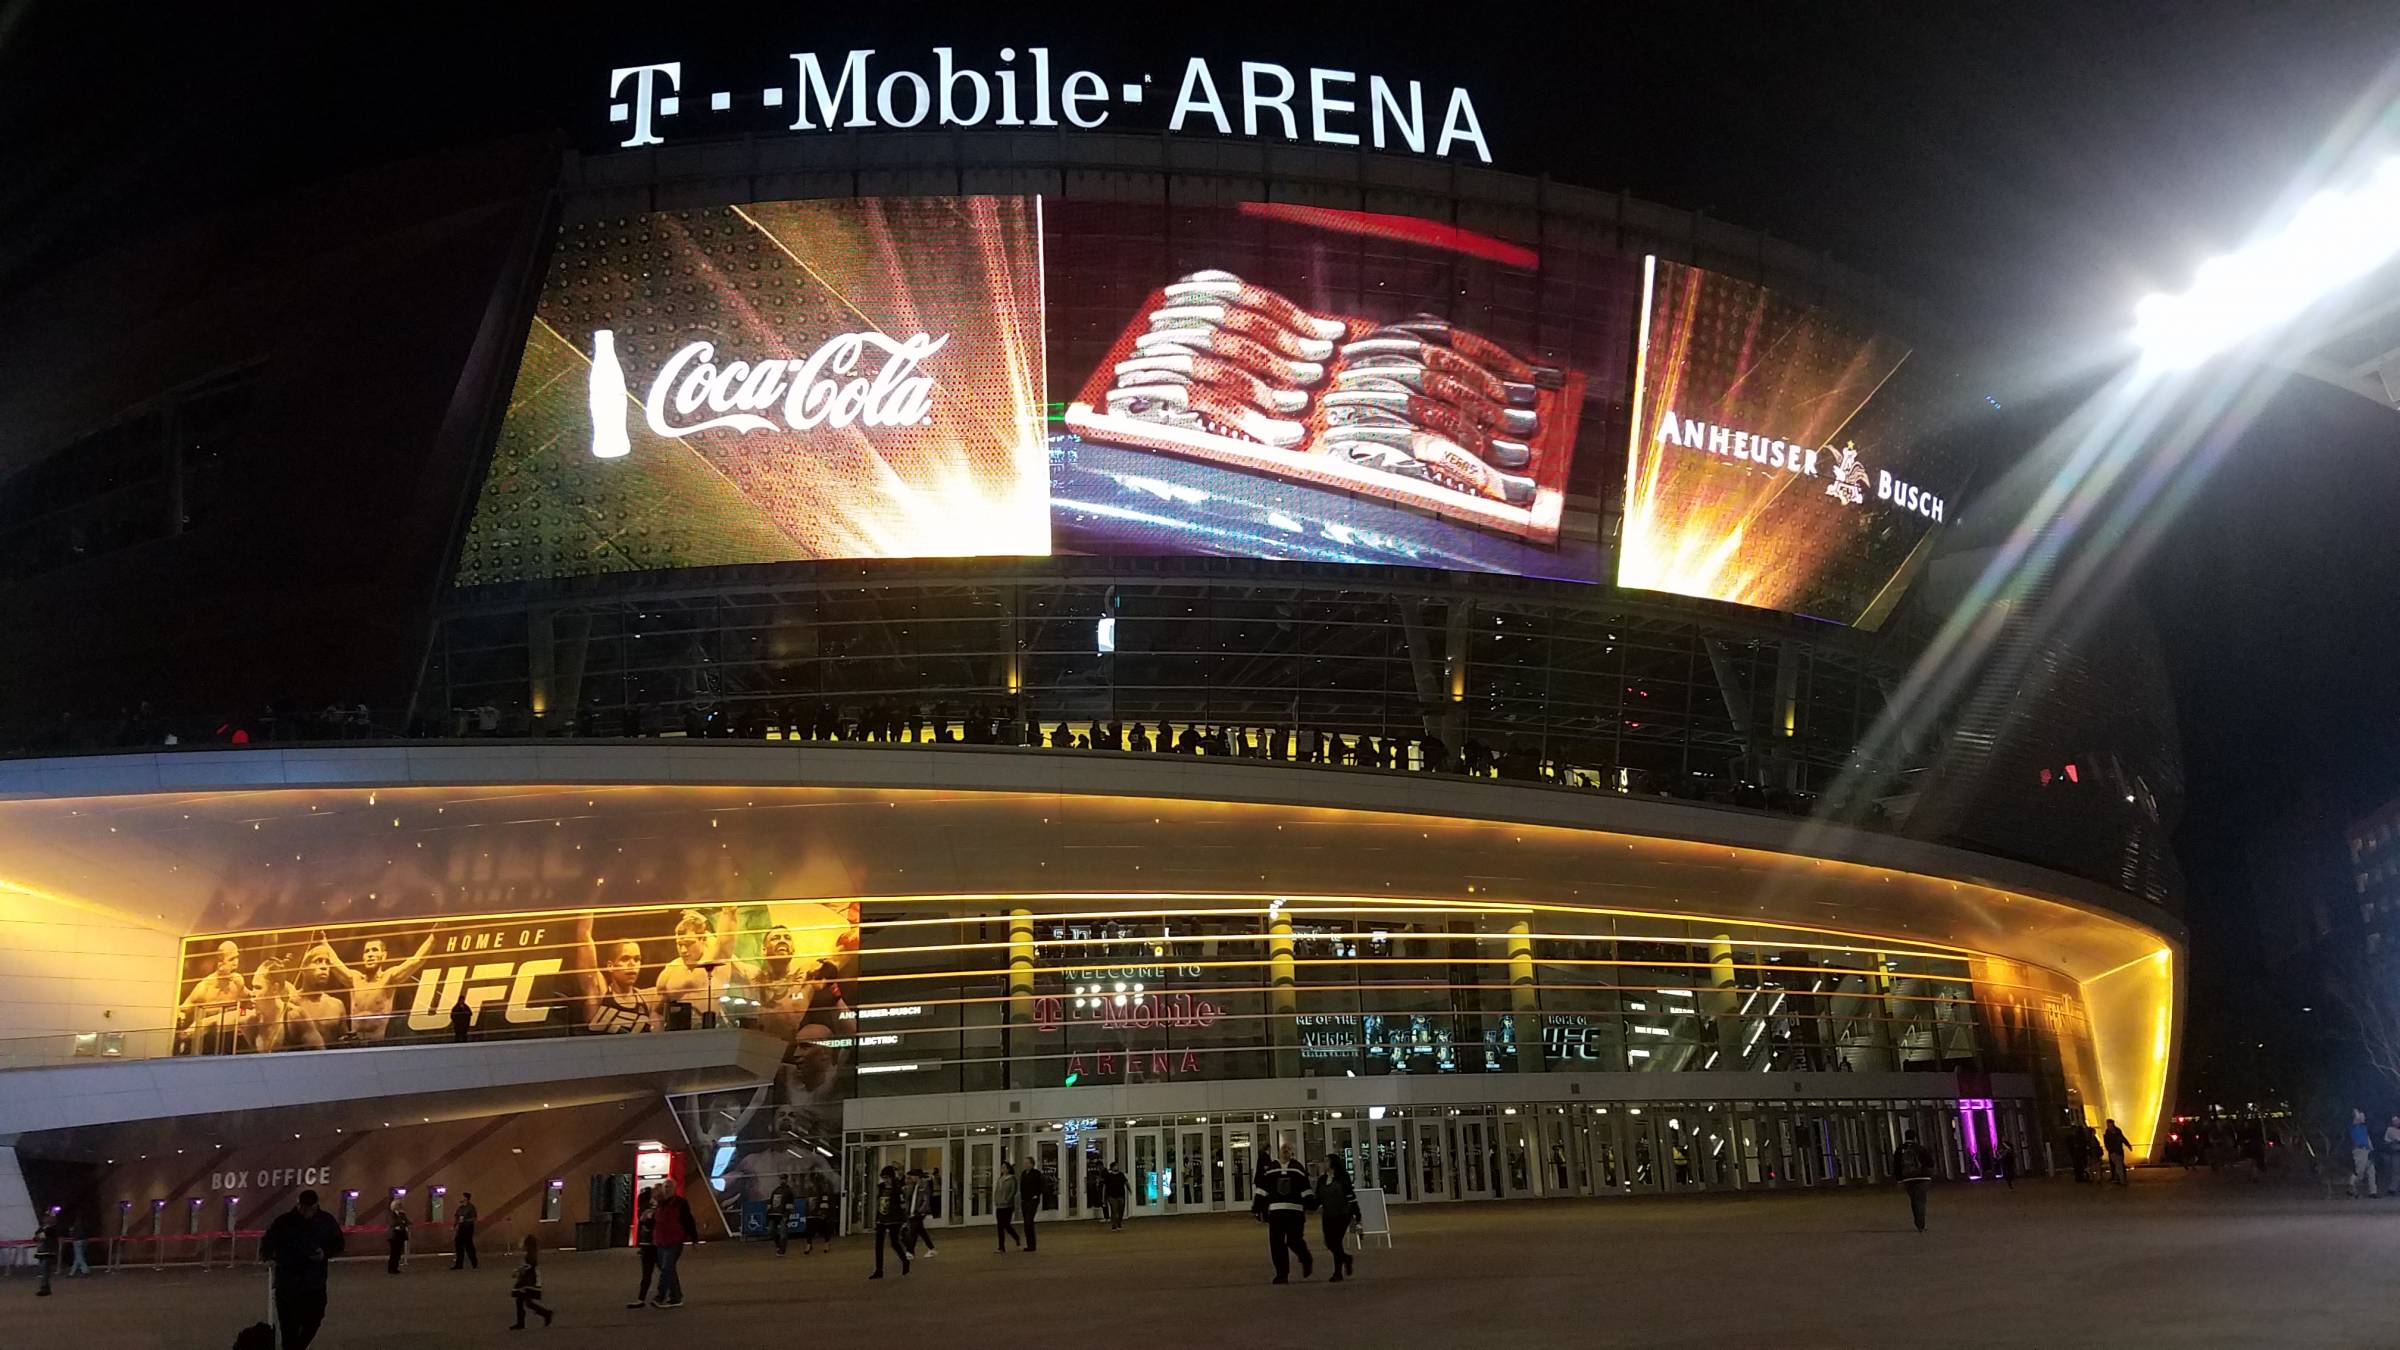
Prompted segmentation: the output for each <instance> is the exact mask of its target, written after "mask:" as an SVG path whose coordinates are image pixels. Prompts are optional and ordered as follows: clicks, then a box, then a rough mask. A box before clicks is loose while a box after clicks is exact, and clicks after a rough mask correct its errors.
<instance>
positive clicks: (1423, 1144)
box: [1416, 1116, 1458, 1200]
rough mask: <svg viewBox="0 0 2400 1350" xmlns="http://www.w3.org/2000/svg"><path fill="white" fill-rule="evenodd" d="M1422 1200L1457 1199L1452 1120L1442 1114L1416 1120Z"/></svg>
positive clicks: (1417, 1172)
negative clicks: (1451, 1133) (1453, 1170)
mask: <svg viewBox="0 0 2400 1350" xmlns="http://www.w3.org/2000/svg"><path fill="white" fill-rule="evenodd" d="M1416 1136H1417V1167H1416V1181H1417V1195H1416V1198H1417V1199H1419V1200H1455V1199H1457V1198H1458V1192H1457V1190H1456V1188H1455V1185H1454V1183H1453V1181H1452V1176H1451V1167H1450V1122H1449V1121H1447V1120H1445V1119H1442V1118H1440V1117H1438V1116H1437V1117H1435V1118H1433V1119H1430V1120H1420V1121H1418V1122H1416Z"/></svg>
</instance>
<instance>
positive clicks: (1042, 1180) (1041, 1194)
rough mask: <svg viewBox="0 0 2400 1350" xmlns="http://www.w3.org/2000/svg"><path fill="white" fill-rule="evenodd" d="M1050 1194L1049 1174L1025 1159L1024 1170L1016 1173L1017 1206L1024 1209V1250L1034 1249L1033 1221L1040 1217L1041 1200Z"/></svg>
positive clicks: (1031, 1160) (1028, 1159)
mask: <svg viewBox="0 0 2400 1350" xmlns="http://www.w3.org/2000/svg"><path fill="white" fill-rule="evenodd" d="M1049 1195H1050V1176H1049V1174H1048V1173H1046V1172H1044V1171H1043V1170H1042V1169H1041V1168H1040V1167H1039V1166H1038V1165H1036V1164H1035V1162H1034V1160H1033V1159H1031V1158H1027V1159H1026V1160H1025V1170H1024V1171H1023V1172H1020V1173H1018V1174H1017V1207H1018V1208H1019V1209H1021V1210H1023V1211H1024V1219H1025V1250H1027V1251H1032V1250H1033V1249H1034V1246H1035V1245H1036V1244H1035V1238H1034V1232H1033V1221H1034V1220H1035V1219H1037V1218H1040V1217H1041V1213H1042V1202H1043V1201H1044V1200H1046V1199H1047V1198H1049Z"/></svg>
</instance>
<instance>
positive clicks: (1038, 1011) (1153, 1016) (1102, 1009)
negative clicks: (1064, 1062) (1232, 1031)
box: [1033, 994, 1224, 1031]
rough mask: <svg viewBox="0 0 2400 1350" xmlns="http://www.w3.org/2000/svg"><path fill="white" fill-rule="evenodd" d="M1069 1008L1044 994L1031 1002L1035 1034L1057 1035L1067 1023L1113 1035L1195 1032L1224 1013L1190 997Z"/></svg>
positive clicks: (1146, 998) (1161, 996)
mask: <svg viewBox="0 0 2400 1350" xmlns="http://www.w3.org/2000/svg"><path fill="white" fill-rule="evenodd" d="M1077 1003H1078V1004H1079V1005H1083V1006H1077V1007H1072V1008H1071V1007H1069V1006H1068V1005H1067V1000H1065V999H1063V998H1060V997H1058V996H1057V995H1055V994H1047V995H1044V996H1042V997H1040V998H1037V999H1035V1000H1034V1001H1033V1025H1034V1027H1035V1028H1036V1029H1037V1030H1041V1031H1056V1030H1058V1029H1059V1028H1060V1027H1062V1026H1065V1025H1066V1024H1067V1023H1068V1022H1070V1021H1074V1022H1093V1021H1096V1022H1098V1023H1099V1024H1100V1025H1102V1026H1104V1027H1107V1028H1109V1029H1110V1030H1113V1031H1149V1030H1152V1029H1154V1028H1159V1027H1173V1028H1179V1029H1182V1030H1187V1031H1197V1030H1199V1029H1201V1028H1203V1027H1212V1026H1215V1025H1216V1023H1217V1019H1218V1018H1219V1017H1222V1016H1224V1009H1222V1008H1219V1007H1218V1006H1217V1005H1216V1004H1214V1003H1211V1002H1209V1001H1208V1000H1207V999H1204V998H1194V997H1192V996H1191V995H1190V994H1145V995H1142V996H1141V997H1139V998H1136V999H1132V1000H1130V1001H1129V1002H1127V1003H1126V1004H1125V1005H1124V1006H1123V1007H1119V1006H1118V1005H1117V1004H1116V1003H1115V1002H1114V1001H1112V1000H1109V999H1092V1000H1090V1001H1089V1003H1088V1004H1084V1001H1083V1000H1077Z"/></svg>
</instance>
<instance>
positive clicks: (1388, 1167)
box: [1350, 1120, 1408, 1200]
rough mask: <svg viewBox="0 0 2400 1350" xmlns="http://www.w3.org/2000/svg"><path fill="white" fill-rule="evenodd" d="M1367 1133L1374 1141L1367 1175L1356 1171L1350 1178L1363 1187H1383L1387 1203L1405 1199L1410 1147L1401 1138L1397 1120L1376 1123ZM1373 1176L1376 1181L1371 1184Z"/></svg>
mask: <svg viewBox="0 0 2400 1350" xmlns="http://www.w3.org/2000/svg"><path fill="white" fill-rule="evenodd" d="M1368 1133H1369V1136H1370V1140H1371V1142H1370V1143H1369V1145H1368V1149H1367V1161H1368V1163H1369V1170H1368V1172H1367V1173H1366V1174H1361V1173H1359V1172H1357V1171H1353V1172H1351V1174H1350V1175H1351V1177H1352V1178H1353V1179H1354V1180H1355V1181H1356V1182H1357V1183H1358V1184H1359V1185H1361V1186H1365V1185H1370V1184H1372V1185H1375V1186H1380V1187H1382V1188H1383V1193H1384V1196H1385V1197H1386V1198H1387V1199H1392V1200H1402V1199H1406V1198H1407V1193H1406V1190H1405V1189H1404V1188H1405V1187H1406V1185H1407V1180H1406V1179H1407V1176H1408V1158H1407V1153H1406V1150H1407V1147H1408V1145H1407V1141H1406V1139H1405V1137H1404V1136H1403V1134H1402V1131H1401V1127H1400V1122H1399V1121H1396V1120H1379V1121H1376V1122H1375V1123H1374V1124H1373V1125H1371V1126H1369V1127H1368ZM1370 1175H1371V1176H1372V1177H1373V1178H1374V1180H1373V1182H1371V1183H1370V1182H1369V1181H1368V1180H1367V1177H1368V1176H1370Z"/></svg>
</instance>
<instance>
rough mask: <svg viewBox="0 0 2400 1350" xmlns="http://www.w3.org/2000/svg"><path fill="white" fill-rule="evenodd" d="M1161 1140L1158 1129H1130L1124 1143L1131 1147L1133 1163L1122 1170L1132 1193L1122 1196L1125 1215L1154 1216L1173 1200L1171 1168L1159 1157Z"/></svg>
mask: <svg viewBox="0 0 2400 1350" xmlns="http://www.w3.org/2000/svg"><path fill="white" fill-rule="evenodd" d="M1165 1137H1166V1132H1165V1131H1161V1130H1134V1131H1132V1132H1131V1134H1130V1137H1129V1138H1128V1140H1127V1142H1129V1143H1130V1144H1132V1145H1133V1162H1132V1164H1131V1165H1130V1166H1128V1167H1127V1168H1126V1169H1125V1180H1126V1182H1127V1183H1128V1184H1129V1185H1130V1186H1131V1187H1132V1190H1133V1193H1132V1194H1131V1195H1129V1196H1127V1197H1126V1204H1125V1212H1126V1213H1128V1214H1157V1213H1159V1212H1161V1211H1162V1210H1164V1209H1165V1208H1166V1206H1167V1205H1168V1203H1169V1202H1170V1201H1172V1200H1173V1199H1174V1197H1175V1177H1174V1166H1173V1164H1171V1163H1169V1162H1167V1161H1165V1160H1164V1159H1162V1158H1161V1157H1160V1145H1161V1142H1162V1140H1163V1139H1164V1138H1165Z"/></svg>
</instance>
